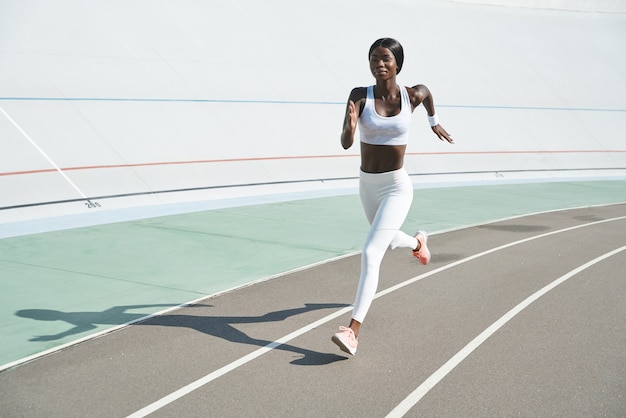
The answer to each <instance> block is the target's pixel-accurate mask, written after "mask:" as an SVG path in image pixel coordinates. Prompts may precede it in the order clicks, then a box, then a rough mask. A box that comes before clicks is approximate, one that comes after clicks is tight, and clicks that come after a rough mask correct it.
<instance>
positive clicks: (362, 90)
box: [350, 87, 368, 102]
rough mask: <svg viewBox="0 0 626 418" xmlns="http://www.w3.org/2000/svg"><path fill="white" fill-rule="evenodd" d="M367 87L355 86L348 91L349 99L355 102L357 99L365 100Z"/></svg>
mask: <svg viewBox="0 0 626 418" xmlns="http://www.w3.org/2000/svg"><path fill="white" fill-rule="evenodd" d="M367 89H368V87H355V88H353V89H352V91H351V92H350V100H352V101H353V102H357V101H359V100H365V99H366V98H367Z"/></svg>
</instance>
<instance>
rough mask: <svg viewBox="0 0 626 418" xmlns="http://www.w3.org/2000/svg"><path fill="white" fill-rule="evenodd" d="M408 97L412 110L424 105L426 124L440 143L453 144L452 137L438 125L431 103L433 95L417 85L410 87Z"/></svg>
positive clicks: (422, 86) (432, 102)
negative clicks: (427, 123) (426, 115)
mask: <svg viewBox="0 0 626 418" xmlns="http://www.w3.org/2000/svg"><path fill="white" fill-rule="evenodd" d="M409 97H410V98H411V106H413V109H415V108H416V107H418V106H419V105H420V104H423V105H424V108H426V112H427V113H428V122H429V123H430V128H431V129H432V130H433V132H434V133H435V135H437V137H438V138H439V139H441V140H442V141H447V142H449V143H450V144H454V140H453V139H452V136H450V134H449V133H448V132H447V131H446V130H445V129H443V126H441V125H440V124H439V119H438V117H437V113H436V112H435V103H434V101H433V95H432V94H431V92H430V90H428V87H426V86H425V85H423V84H417V85H415V86H413V87H411V91H409Z"/></svg>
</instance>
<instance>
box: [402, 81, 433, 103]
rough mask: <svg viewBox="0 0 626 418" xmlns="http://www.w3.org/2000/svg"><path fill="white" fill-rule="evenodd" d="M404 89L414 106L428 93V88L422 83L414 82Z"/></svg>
mask: <svg viewBox="0 0 626 418" xmlns="http://www.w3.org/2000/svg"><path fill="white" fill-rule="evenodd" d="M406 91H407V93H408V94H409V98H410V99H411V103H413V105H414V106H417V105H418V104H420V103H421V102H422V101H423V100H424V99H425V98H426V97H427V96H428V95H429V94H430V90H428V87H426V86H425V85H424V84H416V85H414V86H413V87H408V86H407V87H406Z"/></svg>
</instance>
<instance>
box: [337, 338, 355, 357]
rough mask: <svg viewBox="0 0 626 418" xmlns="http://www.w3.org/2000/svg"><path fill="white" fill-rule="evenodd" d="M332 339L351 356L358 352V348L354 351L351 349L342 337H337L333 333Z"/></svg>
mask: <svg viewBox="0 0 626 418" xmlns="http://www.w3.org/2000/svg"><path fill="white" fill-rule="evenodd" d="M331 340H332V341H333V342H334V343H335V344H337V346H338V347H339V348H340V349H341V351H343V352H346V353H348V354H350V355H351V356H353V355H355V354H356V349H355V350H354V352H352V351H351V350H350V347H348V346H347V345H345V344H344V342H343V341H341V339H340V338H339V337H337V336H336V335H333V337H332V338H331Z"/></svg>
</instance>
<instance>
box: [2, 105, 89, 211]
mask: <svg viewBox="0 0 626 418" xmlns="http://www.w3.org/2000/svg"><path fill="white" fill-rule="evenodd" d="M0 112H2V113H3V114H4V116H6V118H7V119H8V120H9V122H11V123H12V124H13V126H15V128H17V130H18V131H20V133H21V134H22V135H24V137H25V138H26V139H27V140H28V142H30V144H31V145H32V146H33V147H35V149H36V150H37V151H39V153H40V154H41V155H42V156H43V157H44V158H45V159H46V160H48V162H49V163H50V164H52V167H54V168H55V170H56V171H58V172H59V174H61V176H63V178H64V179H65V180H66V181H67V182H68V183H69V184H70V186H72V187H73V188H74V190H76V191H77V192H78V194H80V195H81V196H82V197H83V198H84V199H85V200H89V198H88V197H87V195H86V194H85V193H83V192H82V190H80V189H79V188H78V186H77V185H75V184H74V182H73V181H72V180H70V178H69V177H68V176H66V175H65V173H64V172H63V170H61V168H60V167H59V166H58V165H56V163H55V162H54V161H53V160H52V158H50V157H49V156H48V154H46V153H45V152H44V150H42V149H41V148H40V147H39V145H37V143H36V142H35V141H34V140H33V139H32V138H31V137H30V136H29V135H28V134H27V133H26V132H25V131H24V130H23V129H22V128H21V127H20V125H18V124H17V122H15V121H14V120H13V118H12V117H11V116H9V114H8V113H7V112H5V111H4V109H3V108H1V107H0Z"/></svg>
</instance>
